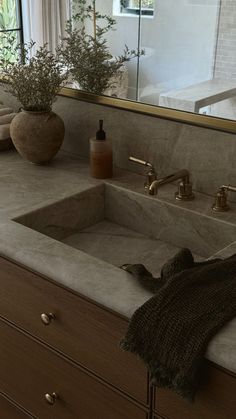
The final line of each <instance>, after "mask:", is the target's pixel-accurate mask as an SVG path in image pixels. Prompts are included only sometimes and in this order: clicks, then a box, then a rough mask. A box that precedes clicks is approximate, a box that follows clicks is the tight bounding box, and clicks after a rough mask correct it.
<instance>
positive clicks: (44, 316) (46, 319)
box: [40, 313, 55, 326]
mask: <svg viewBox="0 0 236 419" xmlns="http://www.w3.org/2000/svg"><path fill="white" fill-rule="evenodd" d="M40 317H41V320H42V322H43V324H44V325H45V326H48V325H49V324H50V323H51V321H52V320H54V319H55V315H54V314H53V313H42V314H41V316H40Z"/></svg>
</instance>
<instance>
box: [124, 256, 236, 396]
mask: <svg viewBox="0 0 236 419" xmlns="http://www.w3.org/2000/svg"><path fill="white" fill-rule="evenodd" d="M126 270H128V271H129V272H131V273H133V274H134V272H132V265H128V268H127V267H126ZM135 276H136V277H137V278H138V280H140V277H139V275H138V274H137V272H136V273H135ZM147 278H148V281H149V282H150V281H151V280H152V281H154V282H156V289H157V294H156V295H155V296H154V297H152V298H151V299H150V300H148V301H147V302H146V303H145V304H144V305H143V306H142V307H140V308H139V309H138V310H137V311H136V312H135V313H134V315H133V317H132V319H131V321H130V324H129V328H128V331H127V333H126V336H125V338H124V339H123V340H122V342H121V348H122V349H124V350H126V351H131V352H133V353H135V354H137V355H138V356H139V357H140V358H141V359H142V360H143V361H144V362H145V364H146V365H147V367H148V368H149V370H150V374H151V379H152V383H153V384H154V385H157V386H159V387H166V388H170V389H172V390H174V391H175V392H176V393H178V394H180V395H182V396H183V397H185V398H187V399H189V400H193V398H194V395H195V392H196V389H197V386H198V383H199V377H200V372H201V366H202V365H203V361H204V354H205V352H206V349H207V345H208V343H209V341H210V340H211V338H212V337H213V336H214V335H215V334H216V333H217V332H218V331H219V330H220V328H221V327H222V326H224V325H225V323H226V322H228V321H229V320H231V319H232V318H233V317H235V316H236V255H233V256H231V257H230V258H228V259H225V260H220V259H217V260H211V261H206V262H203V263H194V261H193V258H192V256H191V252H190V251H189V250H187V249H184V250H183V251H182V252H180V253H179V254H178V255H176V257H175V258H174V259H172V260H171V261H170V262H169V263H167V264H166V265H164V267H163V269H162V277H161V278H160V279H155V278H153V277H152V278H153V279H151V277H150V276H149V275H147ZM160 281H161V282H160ZM141 282H142V284H143V285H145V279H143V280H142V281H141ZM160 284H161V286H160ZM148 288H149V289H150V284H148Z"/></svg>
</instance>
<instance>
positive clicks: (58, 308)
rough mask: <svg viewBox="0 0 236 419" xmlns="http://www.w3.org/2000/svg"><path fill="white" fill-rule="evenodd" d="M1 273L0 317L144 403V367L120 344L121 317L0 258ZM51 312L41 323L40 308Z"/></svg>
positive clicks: (145, 385) (122, 325)
mask: <svg viewBox="0 0 236 419" xmlns="http://www.w3.org/2000/svg"><path fill="white" fill-rule="evenodd" d="M0 278H1V282H0V284H1V304H0V316H2V317H4V318H6V319H7V320H10V321H11V322H13V323H15V324H16V325H17V326H19V327H21V328H23V329H25V330H26V331H28V332H29V333H31V334H32V335H34V336H36V337H38V338H40V339H42V340H43V341H44V342H46V343H47V344H49V345H51V346H52V347H54V348H57V349H58V350H60V351H61V352H63V353H65V354H67V355H68V356H69V357H70V358H72V359H73V360H75V361H76V362H79V363H80V364H81V365H82V366H83V367H85V368H88V369H89V370H91V371H93V372H94V373H95V374H97V375H98V376H100V377H102V378H103V379H104V380H106V381H107V382H109V383H111V384H112V385H114V386H115V387H117V388H119V389H121V390H122V391H124V392H125V393H127V394H129V395H131V396H132V397H134V398H135V399H137V400H138V401H140V402H142V403H144V404H147V402H148V400H147V399H148V385H147V381H148V380H147V371H146V368H145V367H144V365H143V364H142V363H141V362H140V361H139V360H138V359H137V358H136V357H135V356H133V355H132V354H129V353H127V352H123V351H121V350H120V349H119V341H120V339H121V338H122V336H123V335H124V333H125V331H126V328H127V322H126V321H125V320H123V319H122V318H120V317H118V316H116V315H115V314H113V313H110V312H109V311H107V310H105V309H103V308H101V307H99V306H97V305H95V304H93V303H91V302H89V301H87V300H85V299H83V298H81V297H79V296H77V295H75V294H73V293H71V292H69V291H67V290H64V289H62V288H61V287H60V286H57V285H55V284H53V283H51V282H49V281H47V280H45V279H44V278H42V277H40V276H38V275H36V274H34V273H32V272H30V271H27V270H26V269H23V268H21V267H19V266H17V265H15V264H13V263H11V262H9V261H7V260H5V259H3V258H1V259H0ZM78 280H79V278H78ZM51 312H52V313H54V314H55V319H54V320H53V321H52V323H51V324H50V325H49V326H45V325H44V324H43V323H42V321H41V319H40V316H41V313H51Z"/></svg>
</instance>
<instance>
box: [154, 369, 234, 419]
mask: <svg viewBox="0 0 236 419" xmlns="http://www.w3.org/2000/svg"><path fill="white" fill-rule="evenodd" d="M235 395H236V378H235V377H234V376H233V375H230V374H227V373H226V372H224V371H223V370H221V369H218V368H216V367H214V366H213V365H212V364H210V363H207V365H206V374H205V379H204V382H203V383H202V385H201V387H200V389H199V391H198V392H197V395H196V398H195V402H194V403H193V404H192V403H189V402H187V401H185V400H183V399H182V398H181V397H178V396H177V395H176V394H175V393H173V392H170V391H169V390H163V389H157V390H156V398H155V410H156V411H157V412H158V414H159V415H160V416H163V417H164V418H167V419H235V418H236V397H235Z"/></svg>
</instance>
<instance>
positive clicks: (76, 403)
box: [0, 321, 147, 419]
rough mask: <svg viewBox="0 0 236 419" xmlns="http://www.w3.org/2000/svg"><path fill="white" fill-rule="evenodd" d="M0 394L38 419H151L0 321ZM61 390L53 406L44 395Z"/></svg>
mask: <svg viewBox="0 0 236 419" xmlns="http://www.w3.org/2000/svg"><path fill="white" fill-rule="evenodd" d="M0 391H1V392H3V393H5V394H7V395H9V397H10V398H12V399H14V400H15V401H16V402H17V403H18V404H20V405H22V406H24V408H25V409H27V410H28V411H29V412H31V413H32V414H33V415H34V416H36V417H37V418H39V419H94V418H99V419H100V418H101V419H134V418H135V419H147V412H146V410H145V408H144V407H143V408H141V407H139V406H138V405H137V404H134V403H132V402H131V401H130V400H128V398H126V397H125V396H121V394H122V393H119V392H117V391H116V390H113V389H112V387H111V386H109V385H104V384H103V383H102V382H101V380H100V381H99V380H97V379H95V378H94V377H92V375H91V374H88V373H86V372H85V371H83V370H82V369H81V368H79V367H78V366H76V365H75V364H74V363H72V362H70V361H67V360H65V359H64V358H62V357H61V356H59V355H57V354H56V353H54V352H53V351H52V350H49V349H48V348H47V347H46V346H45V345H41V344H39V343H38V342H37V341H36V340H33V339H32V338H31V337H30V336H29V335H27V334H24V333H22V332H21V331H19V330H18V329H16V328H15V327H14V326H9V325H8V324H7V323H5V322H4V321H0ZM53 392H56V393H57V394H58V395H59V399H58V400H57V401H56V403H55V404H54V405H53V406H51V405H49V404H48V403H47V402H46V400H45V397H44V395H45V394H46V393H53Z"/></svg>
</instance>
